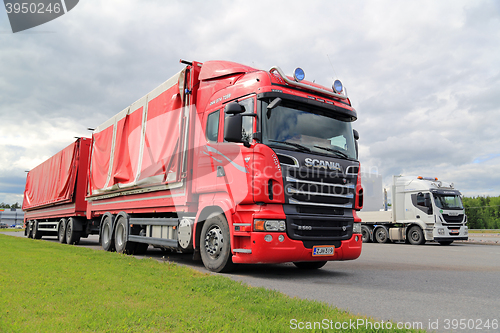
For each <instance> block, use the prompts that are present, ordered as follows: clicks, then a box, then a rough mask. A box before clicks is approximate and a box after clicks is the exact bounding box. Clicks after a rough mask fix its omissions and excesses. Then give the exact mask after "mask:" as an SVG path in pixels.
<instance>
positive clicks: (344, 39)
mask: <svg viewBox="0 0 500 333" xmlns="http://www.w3.org/2000/svg"><path fill="white" fill-rule="evenodd" d="M499 13H500V5H498V2H496V1H493V0H490V1H488V0H483V1H476V2H474V3H471V2H469V1H440V2H435V1H430V0H429V1H419V2H394V1H388V0H387V1H380V2H377V3H374V2H370V1H350V2H331V1H314V2H311V1H310V2H304V1H276V2H269V1H253V2H248V1H216V2H209V3H208V2H205V1H190V2H185V1H168V2H165V1H147V2H144V1H143V2H134V1H118V0H107V1H96V0H87V1H84V2H80V3H79V4H78V6H77V7H75V8H74V10H72V11H71V12H69V13H68V14H66V15H64V16H62V17H60V18H58V19H57V20H54V21H51V22H49V23H47V24H44V25H42V26H39V27H36V28H33V29H30V30H28V31H26V32H20V33H17V34H10V33H4V32H5V31H10V27H9V25H8V21H7V18H6V15H5V14H0V32H2V33H0V44H1V45H2V47H1V48H0V60H1V61H0V117H1V122H0V150H1V151H2V152H4V153H3V155H2V157H1V158H0V172H2V177H13V178H12V179H14V178H15V177H18V178H23V177H24V176H25V175H24V170H27V169H30V168H32V167H34V166H35V165H36V164H37V163H40V162H41V161H43V160H44V159H46V158H47V157H49V156H51V155H52V154H54V153H55V152H57V151H59V150H61V149H62V148H64V147H66V146H67V145H68V144H70V143H71V142H72V140H73V137H75V136H88V135H90V133H89V132H88V131H87V130H86V128H87V127H96V126H98V125H99V124H101V123H102V122H104V121H105V120H106V119H108V118H110V117H111V116H113V115H114V114H116V113H118V112H119V111H121V110H122V109H124V108H125V107H127V106H128V105H130V104H131V103H133V102H134V101H135V100H137V99H139V98H140V97H142V96H143V95H145V94H146V93H147V92H149V91H151V90H152V89H153V88H154V87H156V86H158V85H159V84H160V83H162V82H164V81H165V80H166V79H167V78H169V77H170V76H171V75H173V74H174V73H176V72H178V71H179V70H180V69H181V68H182V65H181V64H179V59H181V58H182V59H186V60H197V61H202V62H203V61H207V60H214V59H223V60H231V61H236V62H241V63H244V64H247V65H250V66H254V67H256V68H260V69H266V70H267V69H269V68H270V67H271V66H273V65H278V66H280V67H281V68H282V69H283V70H284V71H285V72H287V73H292V71H293V69H294V68H295V67H302V68H303V69H304V70H305V72H306V79H308V80H315V81H316V82H317V83H320V84H323V85H325V86H329V85H331V83H332V82H333V79H335V78H340V79H341V80H342V81H343V83H344V85H345V86H346V87H347V91H348V93H349V97H350V100H351V101H352V103H353V106H354V107H355V108H356V109H357V111H358V116H359V117H358V121H357V122H356V123H355V124H354V127H355V128H356V129H357V130H358V131H359V133H360V136H361V139H360V158H361V162H362V163H363V165H365V166H369V167H370V168H372V169H373V168H375V169H377V170H379V172H380V173H381V174H383V175H384V177H386V178H384V182H386V179H390V176H391V175H392V174H399V173H408V172H414V173H417V174H420V173H423V172H431V173H436V176H438V177H440V178H442V176H441V175H443V176H445V177H450V179H448V180H450V181H453V182H454V183H455V184H457V186H458V184H459V183H460V182H461V181H462V180H465V179H467V180H465V181H464V182H463V184H464V188H466V189H467V191H468V192H467V193H471V194H474V193H476V194H480V193H491V194H492V195H498V194H500V190H499V189H500V182H499V181H498V179H497V178H496V172H493V169H495V168H497V170H498V168H499V167H500V161H499V160H498V158H492V159H490V160H489V161H487V162H488V163H474V161H476V162H477V161H482V160H483V159H485V157H487V156H494V154H497V153H498V148H497V147H499V146H500V138H499V137H498V130H497V124H499V123H500V112H499V111H500V110H499V108H500V63H499V62H498V60H497V58H498V54H500V19H499V18H500V15H499ZM478 164H479V165H478ZM478 167H481V168H482V169H484V170H489V171H492V172H490V173H484V172H480V171H479V170H478ZM470 173H474V178H472V176H471V174H470ZM453 177H457V179H453ZM18 178H17V179H18ZM468 179H475V181H472V180H468ZM6 189H7V187H4V186H2V187H1V188H0V193H3V192H6V191H7V190H6Z"/></svg>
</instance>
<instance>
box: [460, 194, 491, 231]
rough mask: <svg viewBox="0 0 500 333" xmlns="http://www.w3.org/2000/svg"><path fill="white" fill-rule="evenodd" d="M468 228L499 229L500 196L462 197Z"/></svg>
mask: <svg viewBox="0 0 500 333" xmlns="http://www.w3.org/2000/svg"><path fill="white" fill-rule="evenodd" d="M463 203H464V208H465V214H466V215H467V220H468V225H469V229H500V196H498V197H490V196H487V197H480V196H479V197H472V198H469V197H464V198H463Z"/></svg>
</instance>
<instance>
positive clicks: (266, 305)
mask: <svg viewBox="0 0 500 333" xmlns="http://www.w3.org/2000/svg"><path fill="white" fill-rule="evenodd" d="M292 319H296V323H297V325H296V326H295V327H299V325H300V324H298V323H305V324H304V325H307V323H308V322H309V323H311V324H310V325H314V324H312V323H314V322H318V323H320V322H321V324H322V325H325V321H324V320H325V319H326V320H327V322H328V323H330V321H331V323H333V325H335V323H345V322H350V321H351V322H353V321H357V320H364V321H366V320H367V318H365V317H360V316H354V315H351V314H349V313H346V312H343V311H341V310H338V309H336V308H332V307H330V306H328V305H327V304H324V303H320V302H313V301H306V300H301V299H297V298H290V297H288V296H285V295H283V294H281V293H279V292H276V291H270V290H266V289H264V288H253V287H249V286H247V285H245V284H242V283H240V282H235V281H233V280H231V279H229V278H226V277H223V276H217V275H210V274H203V273H200V272H198V271H195V270H192V269H190V268H187V267H182V266H178V265H176V264H172V263H160V262H157V261H156V260H153V259H142V260H138V259H135V258H134V257H131V256H126V255H120V254H117V253H110V252H104V251H95V250H92V249H87V248H82V247H76V246H68V245H62V244H59V243H52V242H46V241H36V240H31V239H26V238H17V237H12V236H6V235H0V332H290V331H305V330H300V329H292V327H291V323H292V322H291V320H292ZM379 324H380V323H379ZM329 325H331V324H329ZM304 327H306V326H304ZM311 327H314V326H311ZM325 328H326V327H325V326H322V327H320V328H319V329H317V330H307V331H309V332H311V331H315V332H316V331H327V332H337V331H339V330H336V329H335V328H334V326H333V328H331V329H330V326H329V327H328V328H327V329H325ZM358 328H359V327H357V328H356V329H352V327H351V329H346V330H342V332H416V331H412V330H397V329H390V330H388V329H387V330H380V329H379V330H376V329H364V328H362V329H358Z"/></svg>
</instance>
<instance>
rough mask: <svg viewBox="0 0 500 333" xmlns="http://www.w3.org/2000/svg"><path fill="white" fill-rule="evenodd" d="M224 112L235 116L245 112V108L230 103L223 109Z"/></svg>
mask: <svg viewBox="0 0 500 333" xmlns="http://www.w3.org/2000/svg"><path fill="white" fill-rule="evenodd" d="M224 112H225V113H226V114H233V115H236V114H240V113H243V112H245V107H244V106H243V105H240V104H238V103H236V102H232V103H229V104H227V105H226V107H225V108H224Z"/></svg>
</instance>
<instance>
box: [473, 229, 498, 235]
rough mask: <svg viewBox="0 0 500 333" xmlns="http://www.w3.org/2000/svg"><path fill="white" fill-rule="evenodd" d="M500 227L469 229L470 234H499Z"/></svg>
mask: <svg viewBox="0 0 500 333" xmlns="http://www.w3.org/2000/svg"><path fill="white" fill-rule="evenodd" d="M499 233H500V229H474V230H471V229H469V234H499Z"/></svg>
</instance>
